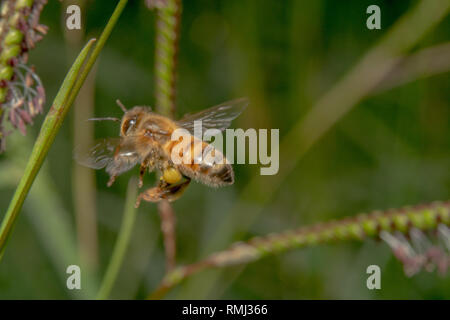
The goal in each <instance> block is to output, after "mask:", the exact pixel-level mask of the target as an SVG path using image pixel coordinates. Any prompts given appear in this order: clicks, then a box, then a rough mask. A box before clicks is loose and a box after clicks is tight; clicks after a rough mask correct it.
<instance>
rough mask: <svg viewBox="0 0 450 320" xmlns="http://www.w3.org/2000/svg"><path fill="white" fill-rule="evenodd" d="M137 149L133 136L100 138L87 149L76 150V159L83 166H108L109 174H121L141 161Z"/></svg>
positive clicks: (100, 167) (96, 167) (94, 167)
mask: <svg viewBox="0 0 450 320" xmlns="http://www.w3.org/2000/svg"><path fill="white" fill-rule="evenodd" d="M135 150H136V148H135V139H134V138H133V137H127V138H107V139H100V140H97V141H96V142H95V144H94V145H93V146H92V147H90V148H88V149H87V150H79V149H78V150H75V159H76V160H77V162H78V163H79V164H81V165H83V166H86V167H89V168H92V169H103V168H105V167H106V171H107V172H108V173H109V174H114V175H119V174H121V173H123V172H125V171H128V170H130V169H131V168H133V167H134V166H135V165H136V164H137V163H139V162H140V160H141V159H140V156H139V154H138V153H137V152H136V151H135Z"/></svg>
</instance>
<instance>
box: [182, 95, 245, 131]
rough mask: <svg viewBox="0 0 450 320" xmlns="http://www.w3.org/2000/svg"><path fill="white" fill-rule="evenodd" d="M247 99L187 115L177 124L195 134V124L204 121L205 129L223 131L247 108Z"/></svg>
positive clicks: (203, 126)
mask: <svg viewBox="0 0 450 320" xmlns="http://www.w3.org/2000/svg"><path fill="white" fill-rule="evenodd" d="M248 103H249V101H248V99H247V98H240V99H236V100H232V101H228V102H224V103H222V104H219V105H218V106H214V107H212V108H209V109H206V110H203V111H200V112H198V113H194V114H187V115H185V116H184V117H183V118H182V119H180V120H179V121H178V122H177V123H178V125H179V126H180V127H182V128H185V129H187V130H189V131H190V132H191V133H193V132H194V122H195V121H200V120H201V121H202V128H204V129H219V130H221V131H223V130H225V129H226V128H228V127H229V126H230V124H231V121H233V120H234V119H235V118H236V117H237V116H239V115H240V114H241V113H242V111H244V109H245V108H246V107H247V105H248Z"/></svg>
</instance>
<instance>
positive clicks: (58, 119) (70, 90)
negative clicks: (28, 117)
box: [0, 0, 128, 259]
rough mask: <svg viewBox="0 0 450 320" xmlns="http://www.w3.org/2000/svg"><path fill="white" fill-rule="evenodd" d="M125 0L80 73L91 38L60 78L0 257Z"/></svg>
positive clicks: (1, 240) (1, 237)
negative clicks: (59, 86)
mask: <svg viewBox="0 0 450 320" xmlns="http://www.w3.org/2000/svg"><path fill="white" fill-rule="evenodd" d="M127 2H128V0H120V1H119V3H118V4H117V6H116V8H115V10H114V12H113V14H112V16H111V18H110V19H109V21H108V23H107V25H106V27H105V29H104V30H103V32H102V34H101V36H100V38H99V39H98V42H97V44H96V46H95V47H94V49H93V50H92V54H91V55H90V56H89V58H88V59H87V61H86V64H85V66H84V68H83V70H82V71H81V73H80V70H81V67H82V65H83V64H84V62H85V60H86V58H87V55H88V52H89V50H90V49H91V47H92V46H93V43H94V40H90V41H89V42H88V44H87V45H86V46H85V47H84V49H83V50H82V51H81V53H80V55H79V56H78V58H77V59H76V60H75V62H74V64H73V65H72V68H71V69H70V70H69V73H68V74H67V76H66V78H65V79H64V82H63V84H62V86H61V88H60V90H59V91H58V93H57V95H56V97H55V100H54V102H53V105H52V107H51V108H50V111H49V112H48V114H47V116H46V118H45V120H44V123H43V124H42V127H41V131H40V133H39V136H38V138H37V140H36V143H35V145H34V147H33V151H32V152H31V156H30V159H29V161H28V163H27V166H26V168H25V173H24V175H23V177H22V179H21V180H20V182H19V186H18V187H17V189H16V192H15V193H14V196H13V199H12V200H11V203H10V205H9V208H8V211H7V213H6V215H5V217H4V219H3V222H2V225H1V228H0V259H1V258H2V256H3V253H4V250H5V246H6V242H7V240H8V237H9V235H10V233H11V230H12V228H13V226H14V222H15V221H16V219H17V216H18V214H19V211H20V209H21V208H22V205H23V202H24V201H25V198H26V196H27V194H28V192H29V190H30V188H31V185H32V184H33V181H34V179H35V178H36V175H37V173H38V172H39V169H40V167H41V165H42V163H43V161H44V159H45V157H46V156H47V153H48V150H49V149H50V146H51V145H52V144H53V140H54V139H55V136H56V134H57V132H58V131H59V128H60V127H61V124H62V122H63V120H64V118H65V116H66V114H67V112H68V111H69V109H70V107H71V106H72V104H73V102H74V100H75V98H76V97H77V94H78V92H79V91H80V88H81V86H82V85H83V83H84V81H85V80H86V77H87V76H88V74H89V71H90V70H91V69H92V66H93V65H94V63H95V61H96V60H97V57H98V55H99V54H100V51H101V50H102V49H103V47H104V45H105V43H106V40H107V39H108V37H109V35H110V34H111V31H112V29H113V28H114V26H115V24H116V22H117V20H118V19H119V16H120V14H121V13H122V11H123V9H124V7H125V5H126V4H127ZM78 75H79V76H78Z"/></svg>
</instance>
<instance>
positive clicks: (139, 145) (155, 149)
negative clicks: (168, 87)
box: [76, 98, 248, 208]
mask: <svg viewBox="0 0 450 320" xmlns="http://www.w3.org/2000/svg"><path fill="white" fill-rule="evenodd" d="M117 104H118V105H119V106H120V107H121V109H122V110H123V111H124V115H123V117H122V119H118V118H112V117H107V118H94V119H90V120H115V121H120V136H119V137H118V138H106V139H101V140H99V141H98V142H97V143H96V144H95V145H94V146H93V147H91V148H90V149H89V150H88V151H87V152H76V159H77V161H78V162H79V163H80V164H82V165H84V166H87V167H90V168H93V169H103V168H105V169H106V172H107V173H108V174H109V176H110V178H109V181H108V183H107V186H108V187H110V186H111V185H112V184H113V183H114V181H115V179H116V177H117V176H119V175H120V174H122V173H124V172H125V171H128V170H130V169H132V168H133V167H134V166H136V165H137V164H140V170H139V188H141V187H142V186H143V179H144V175H145V172H146V171H148V172H152V171H155V170H157V171H159V173H160V179H159V182H158V185H157V186H155V187H153V188H150V189H148V190H146V191H144V192H142V193H140V194H139V195H138V198H137V200H136V205H135V207H136V208H137V207H139V205H140V202H141V200H145V201H148V202H158V201H160V200H163V199H165V200H168V201H174V200H176V199H178V198H179V197H180V196H181V195H182V194H183V192H184V191H185V189H186V187H187V186H188V185H189V183H190V182H191V180H195V181H198V182H200V183H203V184H205V185H208V186H211V187H221V186H227V185H231V184H233V183H234V172H233V167H232V166H231V164H230V163H229V161H228V160H227V159H226V158H225V156H223V154H222V153H221V152H220V151H219V150H217V149H215V148H214V147H212V145H211V144H209V143H207V142H205V141H202V140H201V139H200V138H198V137H196V136H194V128H195V125H196V124H195V123H198V122H196V121H198V120H201V125H202V127H201V128H202V130H203V129H218V130H221V131H223V130H225V129H226V128H228V127H229V126H230V124H231V121H232V120H233V119H235V118H236V117H237V116H239V114H241V112H242V111H243V110H244V109H245V108H246V106H247V105H248V100H247V99H246V98H241V99H236V100H233V101H229V102H225V103H222V104H220V105H217V106H214V107H212V108H209V109H206V110H203V111H200V112H198V113H195V114H188V115H185V116H184V117H183V118H182V119H180V120H178V121H175V120H172V119H170V118H168V117H165V116H162V115H160V114H157V113H154V112H152V110H151V108H150V107H146V106H135V107H133V108H132V109H130V110H127V109H126V108H125V106H124V105H123V104H122V103H121V102H120V101H119V100H117ZM177 129H185V130H186V131H183V132H187V133H188V134H187V135H185V136H183V138H180V139H177V140H173V139H172V134H173V133H174V131H175V130H177ZM174 152H175V153H176V154H177V155H178V156H179V157H180V159H181V160H182V161H173V157H172V156H173V153H174ZM205 154H206V155H207V156H208V155H212V156H214V159H223V161H221V162H216V161H211V159H210V158H211V157H205V156H204V155H205ZM188 155H189V157H188Z"/></svg>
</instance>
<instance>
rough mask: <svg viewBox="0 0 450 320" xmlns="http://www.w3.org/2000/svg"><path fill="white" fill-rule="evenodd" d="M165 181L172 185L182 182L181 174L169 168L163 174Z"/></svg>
mask: <svg viewBox="0 0 450 320" xmlns="http://www.w3.org/2000/svg"><path fill="white" fill-rule="evenodd" d="M163 177H164V180H165V181H166V182H168V183H170V184H172V183H177V182H178V181H180V180H181V173H180V171H178V170H177V169H175V168H167V169H165V170H164V172H163Z"/></svg>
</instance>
